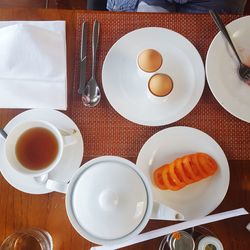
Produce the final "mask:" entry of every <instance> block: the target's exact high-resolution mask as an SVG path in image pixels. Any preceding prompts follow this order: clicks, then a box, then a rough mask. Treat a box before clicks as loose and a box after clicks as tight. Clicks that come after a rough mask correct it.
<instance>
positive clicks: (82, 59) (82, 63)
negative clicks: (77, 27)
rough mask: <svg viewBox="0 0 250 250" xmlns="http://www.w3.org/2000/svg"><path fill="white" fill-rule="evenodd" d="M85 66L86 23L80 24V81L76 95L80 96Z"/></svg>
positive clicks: (84, 82) (84, 81) (84, 80)
mask: <svg viewBox="0 0 250 250" xmlns="http://www.w3.org/2000/svg"><path fill="white" fill-rule="evenodd" d="M86 65H87V22H83V23H82V36H81V51H80V81H79V89H78V93H79V94H82V93H83V91H84V88H85V84H86Z"/></svg>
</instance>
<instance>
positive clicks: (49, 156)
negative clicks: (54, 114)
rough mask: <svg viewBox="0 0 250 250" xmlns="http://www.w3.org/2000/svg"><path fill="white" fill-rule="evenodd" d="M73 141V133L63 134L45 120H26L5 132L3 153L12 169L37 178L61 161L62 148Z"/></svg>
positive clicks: (74, 141) (74, 140)
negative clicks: (7, 132)
mask: <svg viewBox="0 0 250 250" xmlns="http://www.w3.org/2000/svg"><path fill="white" fill-rule="evenodd" d="M74 143H76V138H75V136H74V134H70V135H65V133H64V132H63V131H60V130H59V129H58V128H57V127H55V126H54V125H53V124H51V123H49V122H47V121H42V120H36V121H26V122H24V123H21V124H18V125H17V126H15V127H14V128H13V129H12V130H11V131H10V132H9V134H8V136H7V138H6V141H5V144H4V148H5V156H6V158H7V161H8V163H9V166H10V167H11V168H13V169H14V170H15V171H17V172H19V173H20V174H25V175H29V176H32V177H38V176H42V175H44V174H48V173H49V172H50V171H52V170H53V169H54V168H55V167H56V166H57V165H58V163H59V161H60V160H61V158H62V155H63V149H64V147H65V146H68V145H71V144H74Z"/></svg>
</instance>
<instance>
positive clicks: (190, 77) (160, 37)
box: [102, 27, 205, 126]
mask: <svg viewBox="0 0 250 250" xmlns="http://www.w3.org/2000/svg"><path fill="white" fill-rule="evenodd" d="M148 48H153V49H156V50H157V51H159V52H160V53H161V55H162V56H163V66H162V70H161V71H163V72H165V73H166V74H168V75H170V77H171V78H172V79H173V82H174V89H173V91H172V93H171V95H170V96H169V98H168V99H167V101H166V102H163V103H154V102H152V100H150V99H149V98H148V97H147V93H146V91H147V77H146V78H142V77H141V76H140V74H138V70H137V65H136V58H137V55H138V54H139V53H140V52H141V51H143V50H145V49H148ZM149 77H150V75H148V78H149ZM204 83H205V73H204V65H203V62H202V59H201V57H200V54H199V53H198V51H197V50H196V48H195V47H194V46H193V44H192V43H191V42H190V41H189V40H187V39H186V38H185V37H183V36H182V35H180V34H178V33H176V32H174V31H172V30H168V29H165V28H157V27H149V28H142V29H138V30H134V31H132V32H130V33H128V34H126V35H125V36H123V37H122V38H120V39H119V40H118V41H117V42H116V43H115V44H114V45H113V46H112V48H111V49H110V50H109V52H108V54H107V56H106V58H105V60H104V63H103V69H102V84H103V88H104V92H105V94H106V96H107V98H108V101H109V102H110V104H111V105H112V107H113V108H114V109H115V110H116V111H117V112H118V113H119V114H120V115H121V116H123V117H124V118H126V119H128V120H130V121H132V122H134V123H137V124H141V125H148V126H160V125H165V124H170V123H172V122H175V121H177V120H179V119H181V118H183V117H184V116H185V115H187V114H188V113H189V112H190V111H191V110H192V109H193V108H194V107H195V105H196V104H197V102H198V101H199V99H200V97H201V95H202V92H203V89H204Z"/></svg>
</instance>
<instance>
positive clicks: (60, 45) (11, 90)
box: [0, 21, 67, 110]
mask: <svg viewBox="0 0 250 250" xmlns="http://www.w3.org/2000/svg"><path fill="white" fill-rule="evenodd" d="M65 37H66V35H65V21H10V22H0V108H52V109H61V110H66V109H67V72H66V69H67V66H66V39H65Z"/></svg>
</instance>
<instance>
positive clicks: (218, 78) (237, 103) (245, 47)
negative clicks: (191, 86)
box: [206, 16, 250, 122]
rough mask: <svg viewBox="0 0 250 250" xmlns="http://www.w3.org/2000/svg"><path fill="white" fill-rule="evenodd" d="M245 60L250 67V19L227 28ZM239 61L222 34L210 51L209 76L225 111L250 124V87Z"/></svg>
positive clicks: (207, 64) (208, 61) (215, 93)
mask: <svg viewBox="0 0 250 250" xmlns="http://www.w3.org/2000/svg"><path fill="white" fill-rule="evenodd" d="M226 28H227V31H228V33H229V35H230V37H231V39H232V41H233V43H234V45H235V47H236V50H237V51H238V53H239V56H240V57H241V59H242V61H243V62H245V63H247V64H248V65H249V66H250V39H249V33H250V16H245V17H242V18H239V19H237V20H234V21H232V22H231V23H229V24H228V25H226ZM238 66H239V64H238V61H237V59H236V57H235V55H234V54H233V51H232V49H231V48H230V45H229V44H228V42H227V41H226V40H225V38H224V37H223V35H222V33H221V32H219V33H218V34H217V35H216V36H215V38H214V39H213V41H212V43H211V44H210V47H209V49H208V52H207V57H206V75H207V81H208V84H209V87H210V89H211V91H212V93H213V95H214V96H215V98H216V99H217V101H218V102H219V103H220V104H221V106H222V107H223V108H225V109H226V110H227V111H228V112H229V113H231V114H232V115H234V116H235V117H238V118H239V119H241V120H243V121H246V122H250V86H249V85H247V84H246V83H244V82H243V81H242V80H241V79H240V77H239V75H238V72H237V69H238Z"/></svg>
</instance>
